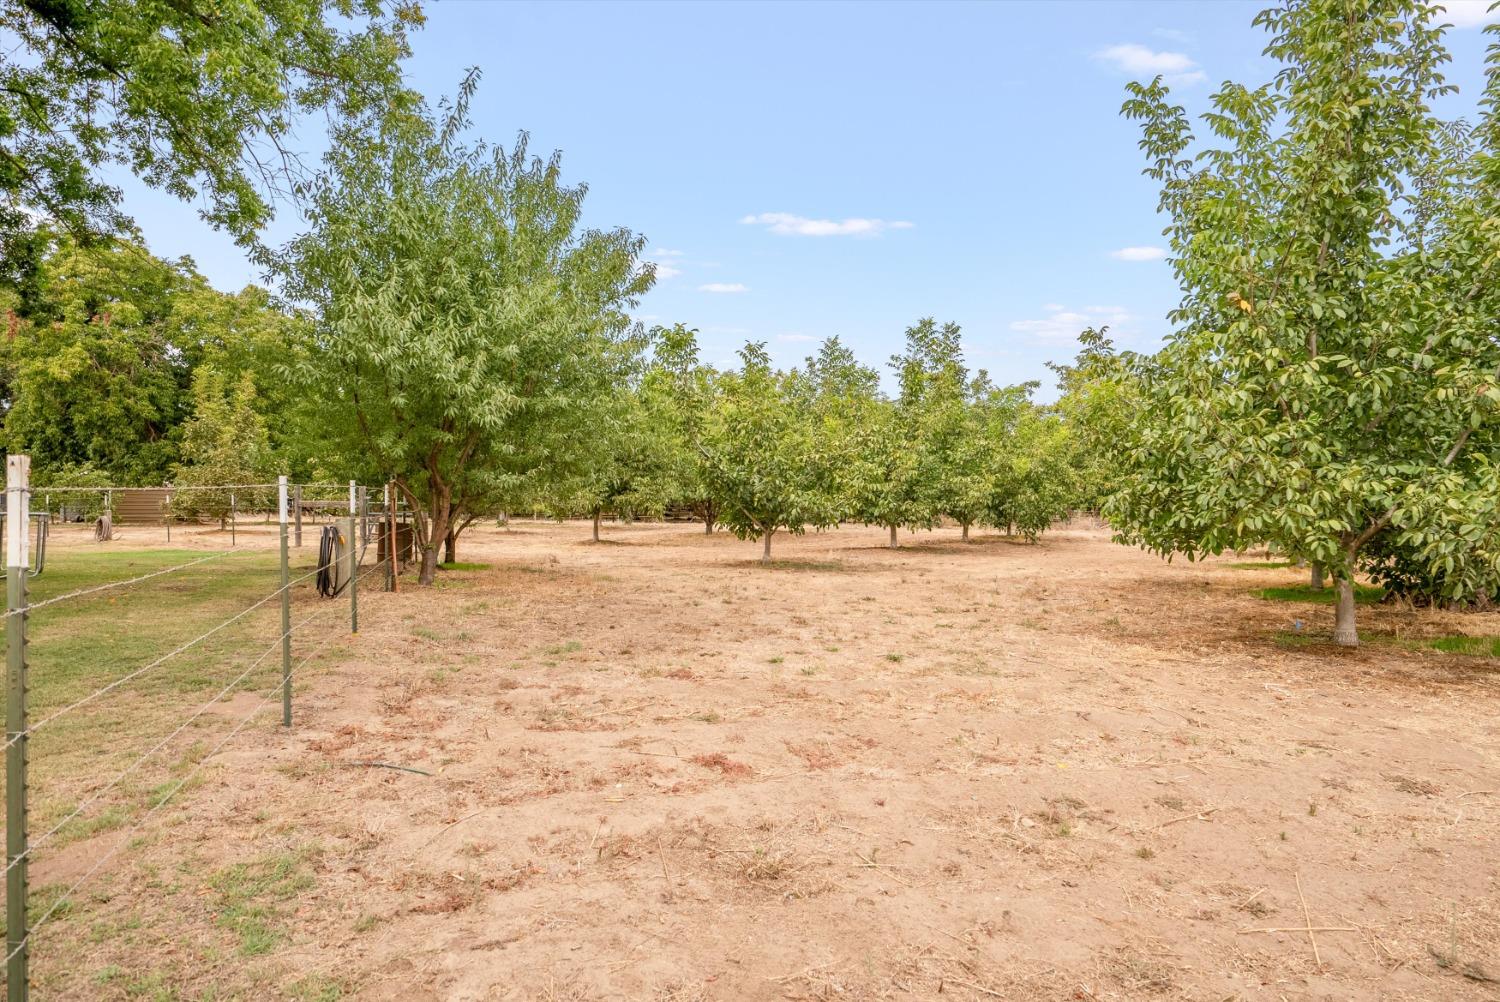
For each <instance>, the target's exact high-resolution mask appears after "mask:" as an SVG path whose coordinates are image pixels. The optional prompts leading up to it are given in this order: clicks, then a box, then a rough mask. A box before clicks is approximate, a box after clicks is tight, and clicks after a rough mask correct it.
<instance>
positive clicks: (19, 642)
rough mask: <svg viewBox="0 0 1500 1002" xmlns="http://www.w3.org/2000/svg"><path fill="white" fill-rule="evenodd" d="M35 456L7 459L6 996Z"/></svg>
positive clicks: (18, 993)
mask: <svg viewBox="0 0 1500 1002" xmlns="http://www.w3.org/2000/svg"><path fill="white" fill-rule="evenodd" d="M30 481H31V457H30V456H7V457H6V459H5V514H6V520H5V525H6V540H5V553H6V557H7V560H6V568H5V574H6V577H5V647H6V652H5V653H6V660H5V664H6V672H5V675H6V685H5V738H6V742H7V747H6V749H5V865H6V873H5V946H6V951H5V952H6V956H8V957H9V958H10V959H9V960H8V961H7V962H6V965H5V990H6V998H7V999H10V1000H11V1002H26V998H27V992H28V991H29V987H30V986H29V983H28V981H29V979H28V972H27V966H28V959H29V958H28V957H27V951H28V946H27V941H26V938H27V934H28V930H27V927H26V892H27V886H26V885H27V879H26V877H27V874H26V871H27V869H28V860H27V856H26V847H27V841H28V840H29V837H30V836H29V833H28V831H27V822H28V817H27V810H26V792H27V791H26V772H27V769H26V766H27V755H28V749H27V744H28V743H29V742H28V739H27V737H26V691H27V688H28V682H29V680H28V679H27V671H26V575H27V574H28V573H29V572H30V570H31V554H30V552H29V550H30V533H29V532H28V530H29V529H30V528H31V525H30V523H31V512H30V507H31V502H30V499H31V486H30Z"/></svg>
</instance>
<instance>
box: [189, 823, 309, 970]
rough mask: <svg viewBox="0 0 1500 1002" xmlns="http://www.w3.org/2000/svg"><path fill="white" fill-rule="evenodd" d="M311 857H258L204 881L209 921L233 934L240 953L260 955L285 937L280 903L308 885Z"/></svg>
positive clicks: (299, 854) (306, 853)
mask: <svg viewBox="0 0 1500 1002" xmlns="http://www.w3.org/2000/svg"><path fill="white" fill-rule="evenodd" d="M315 855H316V852H315V851H313V850H308V849H304V850H301V851H299V852H285V853H277V854H275V855H272V856H263V857H261V858H260V859H257V860H253V861H252V862H249V863H237V864H235V865H234V866H230V867H226V868H224V869H222V870H220V871H219V872H218V873H215V874H214V875H213V876H212V877H211V878H210V879H209V886H210V887H212V888H213V889H214V891H215V892H216V894H217V901H216V909H215V912H216V914H215V921H216V922H217V923H218V924H219V925H220V926H221V927H223V928H226V929H228V930H230V931H231V932H233V933H234V935H235V937H236V938H237V939H238V941H239V950H240V953H241V954H242V955H243V956H246V957H258V956H263V955H264V954H267V953H270V952H271V951H272V950H274V949H276V947H278V946H280V945H281V944H282V943H284V942H286V940H287V939H288V938H289V937H288V935H287V933H286V931H285V929H284V928H283V921H282V920H283V918H284V915H283V911H284V909H283V907H282V906H283V905H285V903H286V902H289V901H291V900H292V899H293V898H295V897H297V896H298V895H299V894H301V893H302V892H303V891H306V890H308V889H309V888H310V887H312V886H313V878H312V874H311V873H310V872H309V871H310V869H311V867H310V861H311V859H312V857H314V856H315Z"/></svg>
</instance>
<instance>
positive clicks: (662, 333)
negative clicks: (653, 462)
mask: <svg viewBox="0 0 1500 1002" xmlns="http://www.w3.org/2000/svg"><path fill="white" fill-rule="evenodd" d="M650 343H651V347H652V352H651V359H650V361H649V363H648V364H647V365H646V368H645V371H644V373H643V375H642V378H641V386H640V408H641V416H640V420H642V421H644V422H645V423H647V424H648V425H649V426H650V427H651V429H652V433H653V434H654V435H655V436H657V442H658V460H659V462H660V463H661V464H662V471H661V474H660V476H661V480H662V481H663V482H664V484H666V485H670V491H671V497H669V498H668V499H667V500H668V501H669V502H683V503H685V504H687V505H688V507H689V508H691V509H692V511H693V513H694V514H695V515H697V516H698V518H700V519H702V520H703V523H704V525H705V526H706V527H707V529H708V530H709V531H713V527H714V524H715V523H716V522H717V521H718V518H719V506H718V501H717V499H715V498H714V496H713V494H712V492H711V491H710V490H709V488H708V481H707V467H706V465H705V458H704V452H703V431H704V428H705V426H706V424H707V421H708V415H709V412H710V411H711V410H712V409H713V408H714V407H715V406H716V405H717V392H718V385H717V377H718V373H716V372H715V371H714V370H713V368H712V367H711V366H707V365H704V364H702V363H701V362H699V360H698V332H697V331H696V330H693V329H691V328H688V327H686V326H684V325H682V324H677V325H676V326H674V327H654V328H652V330H651V332H650Z"/></svg>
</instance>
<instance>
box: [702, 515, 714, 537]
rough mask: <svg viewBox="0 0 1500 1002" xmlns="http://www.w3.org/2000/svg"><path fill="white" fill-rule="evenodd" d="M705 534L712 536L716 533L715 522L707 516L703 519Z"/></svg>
mask: <svg viewBox="0 0 1500 1002" xmlns="http://www.w3.org/2000/svg"><path fill="white" fill-rule="evenodd" d="M703 534H704V535H705V536H712V535H713V534H714V524H713V523H712V522H710V521H709V520H708V519H706V518H705V519H704V520H703Z"/></svg>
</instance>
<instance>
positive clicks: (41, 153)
mask: <svg viewBox="0 0 1500 1002" xmlns="http://www.w3.org/2000/svg"><path fill="white" fill-rule="evenodd" d="M421 21H422V14H421V11H420V8H419V7H418V6H417V4H416V3H414V2H409V0H396V2H394V3H386V2H383V0H347V2H331V0H239V2H235V3H193V2H189V3H175V2H141V0H5V2H4V3H3V4H0V33H3V34H4V35H5V36H6V38H7V39H8V41H7V44H6V52H5V53H4V54H3V55H0V249H3V251H4V253H3V254H0V259H3V261H4V264H5V266H6V267H7V268H8V269H10V270H11V271H12V274H13V275H15V274H17V273H24V271H25V270H26V269H27V268H28V267H30V266H33V265H34V264H35V262H36V260H37V259H38V258H39V256H40V251H41V249H42V248H41V246H40V242H39V241H38V240H37V238H36V230H35V220H36V218H37V217H38V216H40V217H42V218H46V219H51V220H53V221H55V223H56V224H57V225H59V226H61V227H62V228H64V229H66V230H68V231H70V232H71V233H73V234H74V235H75V236H81V235H84V234H90V233H114V232H117V231H120V230H122V229H125V228H126V227H127V222H128V221H127V220H126V218H125V217H124V215H123V214H122V212H121V210H120V206H119V201H120V194H119V191H118V190H117V189H115V188H114V187H112V186H111V185H110V184H109V183H108V181H107V180H105V178H104V176H103V174H102V169H103V168H105V167H107V166H109V165H114V164H119V165H124V166H125V167H127V168H129V169H130V170H131V171H133V172H134V173H135V174H136V175H137V176H138V177H140V178H141V179H142V180H143V181H145V182H146V183H147V184H149V185H151V186H153V187H157V188H161V189H163V190H165V191H168V192H170V193H171V194H173V195H175V196H177V197H179V198H183V199H192V198H199V197H201V199H202V206H203V209H202V211H203V215H204V217H205V218H206V219H207V220H209V222H211V223H212V224H213V225H215V226H219V227H223V228H226V229H227V230H229V231H230V232H231V233H233V234H234V235H235V236H237V237H239V238H241V240H242V241H249V240H250V239H251V237H252V236H253V234H254V233H255V231H256V230H258V229H259V228H260V227H261V226H262V225H263V224H264V223H265V222H266V220H267V219H268V218H269V216H270V214H271V207H272V203H273V201H274V199H275V198H276V197H277V196H278V195H280V194H289V193H291V191H292V189H293V188H294V187H295V186H296V185H297V184H298V183H300V181H301V179H302V177H301V164H300V162H299V159H298V153H297V149H296V145H295V143H294V142H293V129H294V126H295V125H296V119H297V117H298V116H299V114H301V113H304V112H314V111H316V112H320V113H321V112H326V111H330V110H331V111H333V112H334V114H335V115H345V114H361V113H364V112H366V111H368V110H370V109H372V108H384V107H385V106H387V105H389V104H391V103H393V102H404V101H407V100H409V97H408V96H407V95H406V93H405V91H404V89H403V87H402V84H401V77H400V72H399V69H398V66H397V62H398V60H399V59H400V58H401V57H402V56H404V55H405V54H406V51H407V43H406V34H407V32H408V31H409V30H410V29H412V28H414V27H416V26H418V25H420V24H421Z"/></svg>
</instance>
